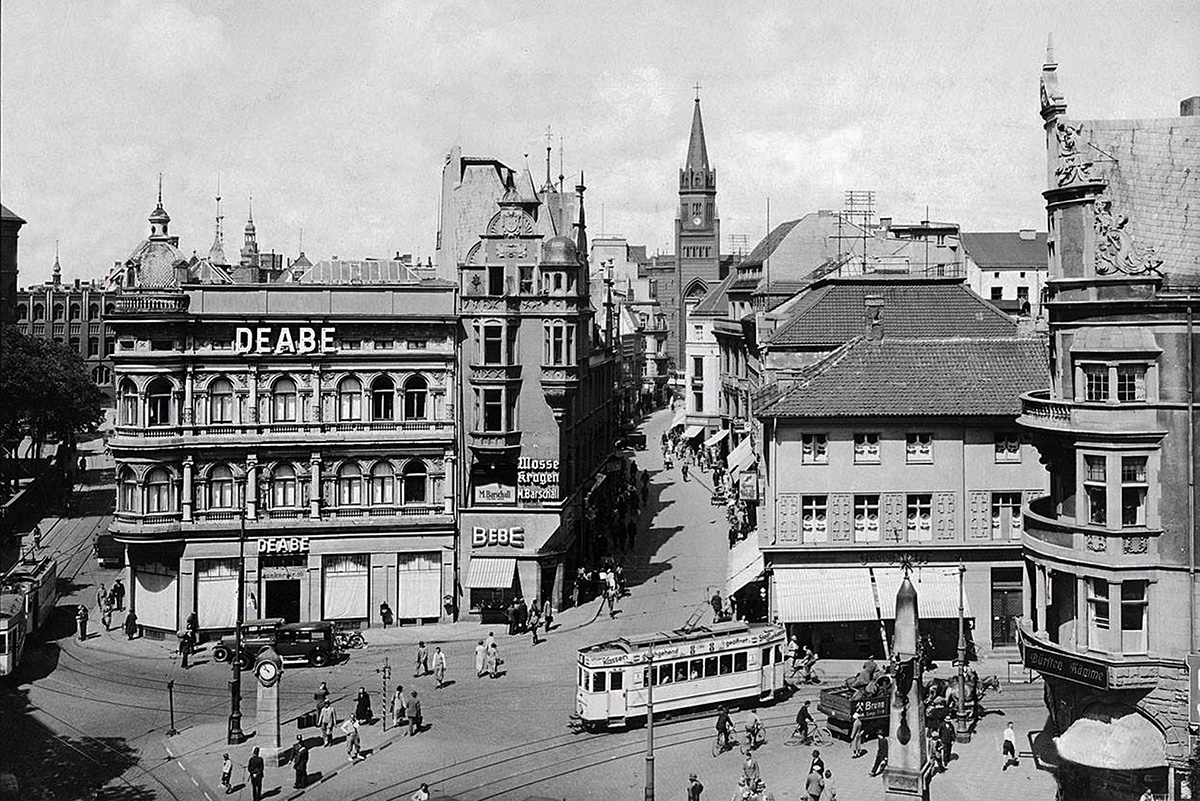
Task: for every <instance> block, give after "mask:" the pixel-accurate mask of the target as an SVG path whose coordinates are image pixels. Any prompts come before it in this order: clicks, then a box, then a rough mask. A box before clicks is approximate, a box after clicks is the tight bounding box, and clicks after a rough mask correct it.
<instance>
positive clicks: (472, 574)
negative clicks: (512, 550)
mask: <svg viewBox="0 0 1200 801" xmlns="http://www.w3.org/2000/svg"><path fill="white" fill-rule="evenodd" d="M516 570H517V560H516V559H502V558H496V557H488V556H475V557H472V559H471V566H470V567H469V568H467V580H466V581H465V582H463V586H465V587H466V588H467V589H469V590H506V589H508V588H510V587H512V585H513V576H514V575H515V574H516Z"/></svg>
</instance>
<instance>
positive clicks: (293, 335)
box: [233, 326, 336, 355]
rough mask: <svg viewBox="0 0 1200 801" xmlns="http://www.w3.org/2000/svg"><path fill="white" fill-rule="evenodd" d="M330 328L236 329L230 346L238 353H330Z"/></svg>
mask: <svg viewBox="0 0 1200 801" xmlns="http://www.w3.org/2000/svg"><path fill="white" fill-rule="evenodd" d="M333 333H334V329H333V328H307V327H301V328H296V329H294V331H293V329H291V328H279V329H275V328H271V327H270V326H262V327H259V328H238V329H236V331H235V339H234V344H233V349H234V350H235V351H237V352H238V353H262V354H275V355H278V354H281V353H333V352H334V351H335V350H336V348H335V347H334V345H333Z"/></svg>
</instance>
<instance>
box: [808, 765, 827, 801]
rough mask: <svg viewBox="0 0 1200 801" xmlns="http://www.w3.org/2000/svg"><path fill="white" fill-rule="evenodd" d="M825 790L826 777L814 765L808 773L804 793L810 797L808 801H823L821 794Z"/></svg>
mask: <svg viewBox="0 0 1200 801" xmlns="http://www.w3.org/2000/svg"><path fill="white" fill-rule="evenodd" d="M824 790H825V775H824V773H823V772H822V771H821V770H820V769H819V768H818V767H817V766H816V765H813V766H812V767H811V768H810V769H809V771H808V778H807V779H805V780H804V793H805V794H806V795H807V796H808V801H821V793H822V792H823V791H824Z"/></svg>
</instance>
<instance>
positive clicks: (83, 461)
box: [79, 456, 87, 484]
mask: <svg viewBox="0 0 1200 801" xmlns="http://www.w3.org/2000/svg"><path fill="white" fill-rule="evenodd" d="M79 483H80V484H87V457H86V456H80V457H79Z"/></svg>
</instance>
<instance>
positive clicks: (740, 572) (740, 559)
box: [725, 535, 764, 597]
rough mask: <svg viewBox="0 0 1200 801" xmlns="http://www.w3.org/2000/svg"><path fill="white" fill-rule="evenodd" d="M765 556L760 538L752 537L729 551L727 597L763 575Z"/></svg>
mask: <svg viewBox="0 0 1200 801" xmlns="http://www.w3.org/2000/svg"><path fill="white" fill-rule="evenodd" d="M763 568H764V564H763V554H762V551H761V550H760V549H759V547H758V537H757V536H754V535H751V536H749V537H747V538H746V539H744V540H742V541H741V542H739V543H738V544H737V545H734V546H733V547H732V548H730V549H729V565H728V572H727V573H726V574H725V575H726V576H728V578H726V579H725V595H726V597H728V596H730V595H733V594H734V593H735V592H737V591H738V590H740V589H741V588H742V587H745V586H746V585H747V584H749V583H750V582H752V581H754V580H755V579H756V578H758V577H759V576H761V575H762V573H763Z"/></svg>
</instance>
